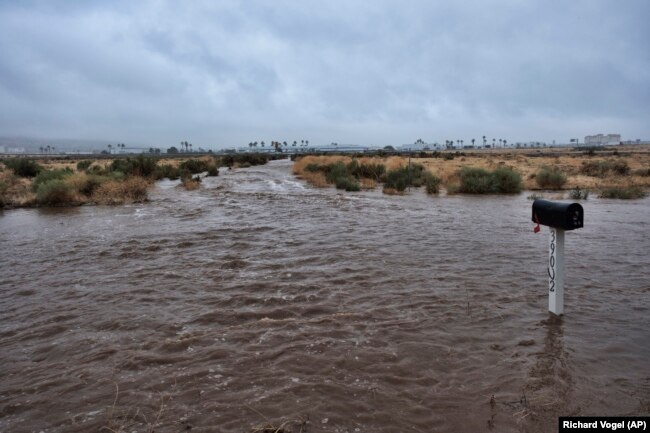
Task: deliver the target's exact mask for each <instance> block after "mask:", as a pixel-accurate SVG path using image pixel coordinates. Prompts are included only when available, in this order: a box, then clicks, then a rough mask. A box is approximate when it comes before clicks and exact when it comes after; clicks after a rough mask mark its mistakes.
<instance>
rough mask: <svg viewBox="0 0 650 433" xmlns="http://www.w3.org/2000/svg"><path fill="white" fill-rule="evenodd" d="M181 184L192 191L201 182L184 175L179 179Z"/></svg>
mask: <svg viewBox="0 0 650 433" xmlns="http://www.w3.org/2000/svg"><path fill="white" fill-rule="evenodd" d="M181 186H182V187H183V188H185V189H186V190H188V191H194V190H196V189H199V188H200V187H201V182H200V181H198V180H196V179H195V178H193V177H185V178H183V180H181Z"/></svg>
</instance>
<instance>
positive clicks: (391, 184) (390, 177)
mask: <svg viewBox="0 0 650 433" xmlns="http://www.w3.org/2000/svg"><path fill="white" fill-rule="evenodd" d="M408 176H409V175H408V169H407V170H403V169H397V170H390V171H389V172H388V173H386V177H385V179H384V191H386V190H396V191H398V192H402V191H404V190H405V189H406V187H407V186H409V177H408Z"/></svg>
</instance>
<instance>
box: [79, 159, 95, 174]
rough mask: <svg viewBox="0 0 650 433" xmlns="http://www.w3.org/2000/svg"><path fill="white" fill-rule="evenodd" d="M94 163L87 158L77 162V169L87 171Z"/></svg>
mask: <svg viewBox="0 0 650 433" xmlns="http://www.w3.org/2000/svg"><path fill="white" fill-rule="evenodd" d="M92 164H93V162H92V161H90V160H88V159H85V160H83V161H79V162H78V163H77V171H86V170H88V168H89V167H90V166H91V165H92Z"/></svg>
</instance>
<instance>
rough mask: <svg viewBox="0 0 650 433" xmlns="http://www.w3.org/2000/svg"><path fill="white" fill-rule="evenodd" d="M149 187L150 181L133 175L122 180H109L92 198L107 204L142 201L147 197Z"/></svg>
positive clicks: (98, 188) (96, 201)
mask: <svg viewBox="0 0 650 433" xmlns="http://www.w3.org/2000/svg"><path fill="white" fill-rule="evenodd" d="M148 187H149V181H147V179H145V178H143V177H139V176H132V177H129V178H127V179H126V180H124V181H121V182H120V181H116V180H109V181H107V182H104V183H102V184H101V185H100V186H99V187H97V189H96V190H95V192H94V193H93V195H92V200H93V201H94V202H95V203H98V204H107V205H116V204H125V203H136V202H142V201H145V200H146V199H147V188H148Z"/></svg>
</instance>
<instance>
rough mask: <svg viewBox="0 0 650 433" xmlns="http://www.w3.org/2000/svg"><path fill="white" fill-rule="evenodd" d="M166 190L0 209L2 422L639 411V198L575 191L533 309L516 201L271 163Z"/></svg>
mask: <svg viewBox="0 0 650 433" xmlns="http://www.w3.org/2000/svg"><path fill="white" fill-rule="evenodd" d="M176 185H177V182H172V181H162V182H159V183H158V184H157V185H156V186H155V188H154V189H153V190H152V192H151V194H150V199H151V200H150V202H148V203H144V204H138V205H132V206H123V207H102V206H84V207H79V208H72V209H20V210H11V211H4V212H1V211H0V245H1V248H0V277H1V278H0V377H1V380H0V431H2V432H41V431H42V432H95V431H120V432H128V433H130V432H135V431H137V432H141V431H153V430H155V432H156V433H161V432H182V431H191V432H242V433H247V432H251V431H253V429H254V428H255V427H260V426H263V425H266V424H272V425H274V426H276V427H279V426H281V425H282V423H284V422H287V421H292V420H293V421H300V422H303V428H307V429H308V430H307V431H309V432H391V433H394V432H431V431H436V432H481V431H486V432H488V431H496V432H520V431H525V432H542V431H555V429H556V426H557V416H558V414H576V415H626V414H630V415H631V414H645V415H648V414H649V413H650V199H645V200H637V201H615V200H601V199H598V198H595V197H593V198H589V200H587V201H585V202H583V206H584V208H585V227H584V229H581V230H576V231H573V232H568V233H567V236H566V297H565V315H564V317H563V318H562V320H553V319H552V318H549V313H548V312H547V302H548V296H547V292H546V284H547V276H546V272H547V271H546V260H547V254H548V240H549V233H548V230H547V229H546V228H544V229H543V230H542V232H541V233H539V234H535V233H533V230H532V229H533V226H534V224H533V223H531V222H530V213H531V210H530V209H531V201H529V200H527V198H526V195H527V194H521V195H516V196H501V197H496V196H493V197H473V196H449V197H432V196H427V195H426V194H424V193H423V192H421V191H413V192H411V193H410V194H409V195H407V196H386V195H383V194H382V193H381V191H380V190H376V191H365V192H360V193H345V192H340V191H336V190H334V189H315V188H312V187H310V186H308V185H306V184H304V183H303V182H301V181H299V180H297V179H295V178H294V177H293V176H292V175H291V162H290V161H274V162H271V163H269V164H268V165H266V166H261V167H253V168H247V169H236V170H231V171H227V170H222V174H221V175H220V176H219V177H215V178H206V179H204V181H203V183H202V187H201V189H200V190H197V191H185V190H183V189H179V188H177V187H176ZM297 425H299V423H298V424H296V423H295V422H294V423H293V424H291V423H288V424H286V425H285V428H286V429H287V430H289V429H291V430H292V431H294V432H298V431H300V428H299V427H294V426H297ZM102 429H103V430H102Z"/></svg>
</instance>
